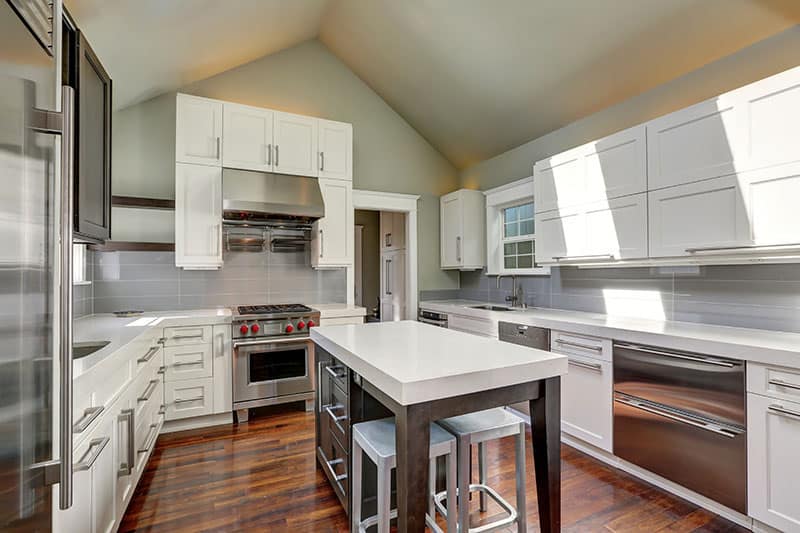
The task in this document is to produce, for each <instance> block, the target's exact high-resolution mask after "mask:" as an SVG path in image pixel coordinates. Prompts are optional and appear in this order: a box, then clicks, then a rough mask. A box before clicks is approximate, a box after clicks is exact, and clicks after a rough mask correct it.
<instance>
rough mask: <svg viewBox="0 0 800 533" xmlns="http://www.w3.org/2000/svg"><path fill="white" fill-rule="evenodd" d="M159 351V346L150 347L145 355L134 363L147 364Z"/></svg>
mask: <svg viewBox="0 0 800 533" xmlns="http://www.w3.org/2000/svg"><path fill="white" fill-rule="evenodd" d="M160 349H161V346H152V347H151V348H150V349H149V350H147V353H146V354H144V355H143V356H141V357H140V358H139V359H137V360H136V362H137V363H147V362H149V361H150V359H152V358H153V356H154V355H155V354H156V352H158V350H160Z"/></svg>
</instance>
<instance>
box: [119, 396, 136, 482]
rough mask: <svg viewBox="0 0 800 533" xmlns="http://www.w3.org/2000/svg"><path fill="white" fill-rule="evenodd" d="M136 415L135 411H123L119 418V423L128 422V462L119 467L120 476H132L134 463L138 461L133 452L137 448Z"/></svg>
mask: <svg viewBox="0 0 800 533" xmlns="http://www.w3.org/2000/svg"><path fill="white" fill-rule="evenodd" d="M134 413H135V411H134V410H133V409H123V411H122V413H121V414H120V415H119V416H118V417H117V421H119V422H122V421H123V420H126V421H127V422H128V457H127V459H128V460H127V461H125V462H124V463H121V464H120V465H119V469H118V470H117V475H118V476H129V475H131V472H133V463H134V461H136V457H135V456H134V452H133V450H134V448H135V447H136V442H135V440H136V439H135V437H134V434H133V431H134V427H135V426H136V422H135V417H136V415H135V414H134Z"/></svg>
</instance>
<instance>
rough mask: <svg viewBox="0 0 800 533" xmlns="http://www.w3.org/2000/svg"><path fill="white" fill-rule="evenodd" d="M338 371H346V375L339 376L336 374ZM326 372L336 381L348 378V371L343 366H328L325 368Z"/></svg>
mask: <svg viewBox="0 0 800 533" xmlns="http://www.w3.org/2000/svg"><path fill="white" fill-rule="evenodd" d="M337 370H344V373H343V374H338V373H337V372H336V371H337ZM325 371H326V372H327V373H328V374H330V375H331V376H332V377H333V378H334V379H342V378H343V377H345V376H347V370H345V368H344V367H343V366H339V365H331V366H326V367H325Z"/></svg>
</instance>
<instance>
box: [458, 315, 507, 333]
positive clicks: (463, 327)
mask: <svg viewBox="0 0 800 533" xmlns="http://www.w3.org/2000/svg"><path fill="white" fill-rule="evenodd" d="M447 327H448V329H454V330H456V331H463V332H464V333H472V334H473V335H481V336H483V337H494V338H495V339H496V338H497V322H495V321H494V320H486V319H481V318H473V317H469V316H460V315H450V316H449V317H448V324H447Z"/></svg>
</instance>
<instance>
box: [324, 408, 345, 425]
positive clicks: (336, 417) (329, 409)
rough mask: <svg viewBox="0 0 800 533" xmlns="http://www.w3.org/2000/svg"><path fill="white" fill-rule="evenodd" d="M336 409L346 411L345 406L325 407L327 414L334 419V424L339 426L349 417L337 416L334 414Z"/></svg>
mask: <svg viewBox="0 0 800 533" xmlns="http://www.w3.org/2000/svg"><path fill="white" fill-rule="evenodd" d="M334 409H344V405H341V404H336V405H326V406H325V412H326V413H328V415H329V416H330V417H331V418H332V419H333V421H334V422H336V424H337V425H338V424H339V422H341V421H342V420H347V415H342V416H336V415H335V414H334V413H333V410H334Z"/></svg>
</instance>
